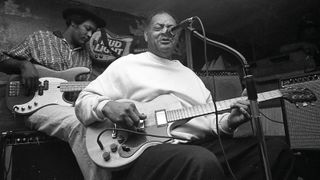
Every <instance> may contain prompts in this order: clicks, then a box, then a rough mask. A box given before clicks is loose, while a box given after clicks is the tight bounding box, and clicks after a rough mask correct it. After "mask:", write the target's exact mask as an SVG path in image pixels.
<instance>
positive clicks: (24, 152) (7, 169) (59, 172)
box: [0, 131, 83, 180]
mask: <svg viewBox="0 0 320 180" xmlns="http://www.w3.org/2000/svg"><path fill="white" fill-rule="evenodd" d="M1 145H2V148H1V149H2V151H1V172H2V174H1V177H0V179H4V180H52V179H55V180H82V179H83V176H82V174H81V171H80V168H79V166H78V164H77V162H76V159H75V157H74V155H73V153H72V151H71V149H70V147H69V145H68V144H67V143H66V142H64V141H61V140H59V139H56V138H53V137H49V136H47V135H45V134H42V133H39V132H35V131H19V132H12V131H7V132H2V134H1Z"/></svg>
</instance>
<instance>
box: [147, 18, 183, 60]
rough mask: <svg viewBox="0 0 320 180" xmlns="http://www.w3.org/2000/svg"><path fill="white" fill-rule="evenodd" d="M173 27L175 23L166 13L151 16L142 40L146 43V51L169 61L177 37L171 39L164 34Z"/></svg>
mask: <svg viewBox="0 0 320 180" xmlns="http://www.w3.org/2000/svg"><path fill="white" fill-rule="evenodd" d="M175 25H176V21H175V20H174V18H173V17H172V16H170V15H169V14H167V13H162V14H157V15H155V16H153V18H152V19H151V22H150V24H149V26H148V28H147V29H146V31H145V33H144V38H145V40H146V41H147V43H148V50H149V51H150V52H152V53H154V54H156V55H158V56H160V57H163V58H168V59H170V58H171V55H172V53H173V50H174V48H175V45H176V44H177V42H178V35H176V36H174V37H172V36H170V35H168V34H167V33H166V32H168V30H169V29H170V28H172V27H173V26H175Z"/></svg>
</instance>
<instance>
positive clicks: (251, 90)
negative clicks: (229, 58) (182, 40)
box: [187, 27, 272, 180]
mask: <svg viewBox="0 0 320 180" xmlns="http://www.w3.org/2000/svg"><path fill="white" fill-rule="evenodd" d="M187 30H190V31H191V32H193V33H194V35H195V36H197V37H198V38H201V39H204V40H205V41H207V42H208V43H209V44H210V45H213V46H215V47H218V48H222V49H224V50H226V51H227V52H229V53H231V54H232V55H234V56H235V57H236V58H237V59H238V60H239V61H240V63H241V65H242V67H243V72H244V79H245V82H246V88H247V94H248V99H249V101H250V110H251V121H252V124H253V126H254V128H253V130H254V135H255V137H256V138H257V140H258V144H259V150H260V160H261V161H262V165H263V168H264V174H265V178H266V180H272V176H271V170H270V165H269V160H268V153H267V147H266V142H265V137H264V133H263V130H262V126H261V122H260V113H259V107H258V103H257V99H258V97H257V91H256V87H255V82H254V79H253V75H251V74H250V71H249V69H250V68H249V67H250V66H249V64H248V63H247V61H246V59H245V58H244V56H243V55H242V54H241V53H239V52H238V51H237V50H235V49H233V48H231V47H230V46H228V45H226V44H223V43H220V42H217V41H214V40H211V39H208V38H204V37H203V36H202V35H201V34H200V33H198V32H197V31H195V30H194V29H193V28H191V27H188V28H187ZM190 34H191V33H188V35H190ZM188 40H190V37H189V39H188ZM187 58H188V57H187ZM189 58H190V57H189ZM188 60H189V61H188V62H189V63H190V59H188ZM191 65H192V64H191Z"/></svg>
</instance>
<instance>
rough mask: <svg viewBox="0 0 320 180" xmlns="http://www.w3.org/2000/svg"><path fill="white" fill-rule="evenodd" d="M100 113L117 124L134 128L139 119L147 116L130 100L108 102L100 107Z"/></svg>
mask: <svg viewBox="0 0 320 180" xmlns="http://www.w3.org/2000/svg"><path fill="white" fill-rule="evenodd" d="M102 113H103V114H104V116H106V117H107V118H108V119H110V120H111V121H112V122H113V123H116V124H117V125H119V126H121V127H123V128H127V129H133V130H135V129H136V127H138V125H139V121H140V120H144V119H146V118H147V116H146V115H144V114H141V113H140V112H139V111H138V109H137V108H136V106H135V104H134V103H132V102H116V101H110V102H108V103H107V104H106V105H105V106H104V107H103V109H102Z"/></svg>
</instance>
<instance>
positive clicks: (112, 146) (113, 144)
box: [110, 143, 118, 152]
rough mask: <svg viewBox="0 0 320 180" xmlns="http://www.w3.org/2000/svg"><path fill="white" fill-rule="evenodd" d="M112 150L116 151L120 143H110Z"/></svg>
mask: <svg viewBox="0 0 320 180" xmlns="http://www.w3.org/2000/svg"><path fill="white" fill-rule="evenodd" d="M110 150H111V152H116V151H117V150H118V145H117V144H116V143H112V144H110Z"/></svg>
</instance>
